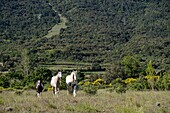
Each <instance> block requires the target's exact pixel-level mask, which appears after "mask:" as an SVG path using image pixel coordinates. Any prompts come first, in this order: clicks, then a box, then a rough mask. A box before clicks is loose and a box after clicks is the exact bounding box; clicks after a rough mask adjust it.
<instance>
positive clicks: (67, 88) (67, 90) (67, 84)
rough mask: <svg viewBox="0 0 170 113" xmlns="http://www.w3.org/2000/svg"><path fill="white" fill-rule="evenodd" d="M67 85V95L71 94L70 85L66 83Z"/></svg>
mask: <svg viewBox="0 0 170 113" xmlns="http://www.w3.org/2000/svg"><path fill="white" fill-rule="evenodd" d="M66 86H67V95H69V85H68V84H66Z"/></svg>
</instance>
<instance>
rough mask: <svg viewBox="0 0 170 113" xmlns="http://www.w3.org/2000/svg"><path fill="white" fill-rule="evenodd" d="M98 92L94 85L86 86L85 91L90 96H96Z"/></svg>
mask: <svg viewBox="0 0 170 113" xmlns="http://www.w3.org/2000/svg"><path fill="white" fill-rule="evenodd" d="M97 90H98V89H97V87H96V86H94V85H86V86H85V87H83V91H84V92H85V93H87V94H90V95H94V94H96V93H97Z"/></svg>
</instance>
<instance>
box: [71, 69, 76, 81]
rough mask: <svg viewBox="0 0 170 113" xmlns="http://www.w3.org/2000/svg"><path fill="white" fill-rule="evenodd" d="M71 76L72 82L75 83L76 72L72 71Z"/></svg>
mask: <svg viewBox="0 0 170 113" xmlns="http://www.w3.org/2000/svg"><path fill="white" fill-rule="evenodd" d="M71 76H72V78H73V81H76V80H77V71H73V72H72V73H71Z"/></svg>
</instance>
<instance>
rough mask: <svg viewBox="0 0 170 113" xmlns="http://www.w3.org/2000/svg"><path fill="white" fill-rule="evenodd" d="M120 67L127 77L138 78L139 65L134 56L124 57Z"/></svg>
mask: <svg viewBox="0 0 170 113" xmlns="http://www.w3.org/2000/svg"><path fill="white" fill-rule="evenodd" d="M122 65H123V69H124V72H125V74H126V76H127V77H132V78H133V77H139V73H140V65H139V61H138V60H137V59H136V58H135V57H134V56H125V57H124V58H123V60H122Z"/></svg>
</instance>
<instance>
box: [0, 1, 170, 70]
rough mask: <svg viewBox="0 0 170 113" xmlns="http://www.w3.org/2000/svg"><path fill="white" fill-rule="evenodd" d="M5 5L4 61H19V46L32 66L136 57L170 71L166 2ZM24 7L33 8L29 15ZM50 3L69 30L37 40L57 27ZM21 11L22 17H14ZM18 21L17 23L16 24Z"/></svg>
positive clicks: (168, 8) (1, 20) (169, 21)
mask: <svg viewBox="0 0 170 113" xmlns="http://www.w3.org/2000/svg"><path fill="white" fill-rule="evenodd" d="M3 1H4V2H2V3H0V4H1V12H2V14H3V15H6V16H1V18H0V23H1V24H0V26H1V27H0V32H1V33H0V34H1V36H0V43H1V49H0V53H1V57H2V58H1V59H2V60H4V59H5V58H4V57H5V56H9V57H10V59H12V58H13V57H15V58H16V57H18V59H20V58H21V55H20V50H19V51H18V49H17V48H26V49H27V50H28V55H29V57H30V58H31V61H34V62H56V61H76V62H77V61H78V62H99V63H111V62H114V61H116V60H119V59H121V58H123V57H124V56H126V55H138V56H139V57H140V59H141V60H142V61H143V62H147V61H148V60H152V61H154V65H155V67H156V68H161V69H162V68H165V69H167V70H169V69H170V66H169V64H170V57H169V54H170V53H169V52H170V46H169V44H170V26H169V25H170V19H169V18H170V14H169V12H170V5H169V4H170V1H167V0H162V1H160V0H48V1H45V2H44V1H43V2H42V1H39V0H38V1H37V0H31V1H30V0H24V1H23V2H19V1H15V4H16V5H14V3H11V2H9V3H8V4H6V0H3ZM24 3H27V4H29V5H28V6H29V8H30V7H31V8H30V9H28V10H26V11H27V13H25V12H26V11H25V8H23V4H24ZM49 3H51V4H52V7H53V8H55V9H56V10H57V11H58V13H60V14H62V16H64V17H66V18H67V20H68V22H67V23H66V25H67V28H65V29H64V28H63V29H61V30H60V34H59V35H56V36H53V37H51V38H41V37H43V36H44V35H45V34H47V32H48V30H49V29H51V28H52V27H53V26H54V25H55V24H56V23H59V17H58V14H56V13H55V12H53V10H52V9H53V8H52V7H50V6H49ZM11 5H12V6H13V7H12V6H11ZM9 6H10V7H11V8H9ZM26 6H27V5H24V7H26ZM28 6H27V7H28ZM17 7H19V8H17ZM34 7H35V8H34ZM20 8H21V9H24V10H23V11H22V10H19V9H20ZM11 9H15V10H11ZM13 11H15V13H12V12H13ZM24 11H25V12H24ZM20 12H23V13H22V14H21V15H22V16H15V15H14V14H20ZM26 14H29V15H26ZM40 14H41V15H40ZM23 15H26V17H27V18H26V17H25V16H23ZM8 16H10V17H11V18H8ZM12 17H15V18H12ZM39 17H41V19H42V20H41V19H40V20H41V21H39V19H38V18H39ZM43 17H44V18H43ZM24 18H26V19H24ZM19 20H21V21H19ZM30 20H32V21H30ZM27 21H29V22H27ZM17 22H18V23H19V25H17V26H14V25H15V24H16V23H17ZM13 23H14V24H13ZM25 23H27V24H25ZM29 23H30V24H29ZM11 26H12V27H11ZM30 37H31V39H30ZM13 40H16V41H17V42H14V41H13ZM18 45H20V46H19V47H18ZM11 50H12V53H11V52H9V51H11ZM14 54H15V55H14ZM16 54H18V56H16ZM16 59H17V58H16Z"/></svg>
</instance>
